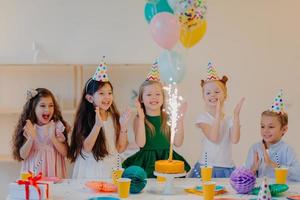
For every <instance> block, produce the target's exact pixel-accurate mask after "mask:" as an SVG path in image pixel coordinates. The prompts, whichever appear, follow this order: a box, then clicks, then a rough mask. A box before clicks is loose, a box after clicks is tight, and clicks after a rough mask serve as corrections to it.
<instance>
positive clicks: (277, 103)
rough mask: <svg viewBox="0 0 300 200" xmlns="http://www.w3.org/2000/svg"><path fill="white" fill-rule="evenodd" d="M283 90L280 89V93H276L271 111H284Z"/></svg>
mask: <svg viewBox="0 0 300 200" xmlns="http://www.w3.org/2000/svg"><path fill="white" fill-rule="evenodd" d="M282 95H283V94H282V90H280V91H279V93H278V94H277V95H276V97H275V99H274V101H273V104H272V107H271V109H270V110H271V111H273V112H276V113H278V114H279V113H281V112H283V106H284V105H283V101H282Z"/></svg>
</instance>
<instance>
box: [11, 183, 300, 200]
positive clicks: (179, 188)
mask: <svg viewBox="0 0 300 200" xmlns="http://www.w3.org/2000/svg"><path fill="white" fill-rule="evenodd" d="M87 181H89V180H71V179H66V180H64V181H63V182H62V183H58V184H54V185H53V187H52V194H53V196H52V198H51V199H55V200H65V199H68V200H79V199H80V200H84V199H88V198H91V197H97V196H114V197H118V194H116V193H95V192H93V191H92V190H90V189H89V188H87V187H86V186H85V185H84V184H85V182H87ZM107 181H109V182H111V180H107ZM213 181H215V182H216V183H217V185H223V186H225V188H226V190H227V191H228V193H226V194H223V195H218V196H216V198H219V197H220V198H222V197H224V198H228V197H234V198H239V199H251V198H256V196H253V195H241V194H236V193H235V191H234V190H233V188H232V187H231V186H230V183H229V180H228V179H213ZM260 182H261V180H259V179H258V180H257V184H258V183H260ZM269 182H270V184H271V183H273V182H274V180H271V179H269ZM173 183H174V187H175V190H176V192H177V194H176V195H162V194H161V191H162V189H163V186H164V184H163V183H157V181H156V179H148V182H147V185H146V187H145V188H144V190H143V191H142V193H140V194H131V195H130V196H129V197H128V198H126V199H128V200H131V199H132V200H135V199H136V200H169V199H170V200H171V199H172V200H193V199H195V200H196V199H197V200H199V199H202V196H199V195H195V194H190V193H186V192H185V191H184V189H185V188H192V187H195V186H197V185H200V184H201V182H200V179H194V178H193V179H192V178H185V179H183V178H177V179H175V180H174V182H173ZM288 185H289V187H290V188H289V190H288V191H286V192H285V193H283V195H282V196H281V197H279V198H277V197H276V199H286V197H287V196H290V195H296V194H300V183H295V182H290V183H288ZM7 199H8V200H12V199H10V198H9V197H8V198H7Z"/></svg>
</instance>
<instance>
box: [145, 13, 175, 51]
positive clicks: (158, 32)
mask: <svg viewBox="0 0 300 200" xmlns="http://www.w3.org/2000/svg"><path fill="white" fill-rule="evenodd" d="M150 32H151V36H152V38H153V39H154V41H155V42H156V43H157V44H158V45H159V46H161V47H162V48H164V49H172V48H173V47H174V46H175V45H176V43H177V41H178V40H179V32H180V25H179V22H178V19H177V17H176V16H175V15H173V14H171V13H168V12H161V13H157V14H156V15H155V16H154V17H153V18H152V20H151V22H150Z"/></svg>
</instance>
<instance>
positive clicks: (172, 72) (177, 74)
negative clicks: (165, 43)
mask: <svg viewBox="0 0 300 200" xmlns="http://www.w3.org/2000/svg"><path fill="white" fill-rule="evenodd" d="M157 61H158V68H159V73H160V78H161V79H162V80H163V81H164V82H166V83H173V82H176V83H180V82H181V81H182V79H183V78H184V76H185V71H186V70H185V63H184V60H183V58H182V56H181V55H180V54H179V53H177V52H175V51H164V52H162V53H161V54H160V56H159V58H158V60H157Z"/></svg>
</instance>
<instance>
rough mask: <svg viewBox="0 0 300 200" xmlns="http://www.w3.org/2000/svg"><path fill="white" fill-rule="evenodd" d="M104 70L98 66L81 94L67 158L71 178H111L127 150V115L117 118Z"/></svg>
mask: <svg viewBox="0 0 300 200" xmlns="http://www.w3.org/2000/svg"><path fill="white" fill-rule="evenodd" d="M106 70H107V66H106V64H105V63H102V64H100V65H99V66H98V68H97V70H96V72H95V74H94V76H93V78H90V79H89V80H88V81H87V83H86V84H85V88H84V90H83V93H82V97H81V101H80V104H79V108H78V110H77V113H76V117H75V122H74V129H73V132H72V139H71V145H70V154H69V157H70V159H71V162H75V165H74V169H73V178H97V179H99V178H110V177H111V175H112V169H113V168H114V167H117V161H118V153H121V152H123V151H124V150H125V149H126V147H127V123H128V120H129V118H130V111H129V110H127V111H126V112H125V113H124V114H123V115H122V116H121V117H120V114H119V112H118V110H117V108H116V105H115V103H114V101H113V87H112V84H111V83H110V82H109V80H108V76H107V74H106Z"/></svg>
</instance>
